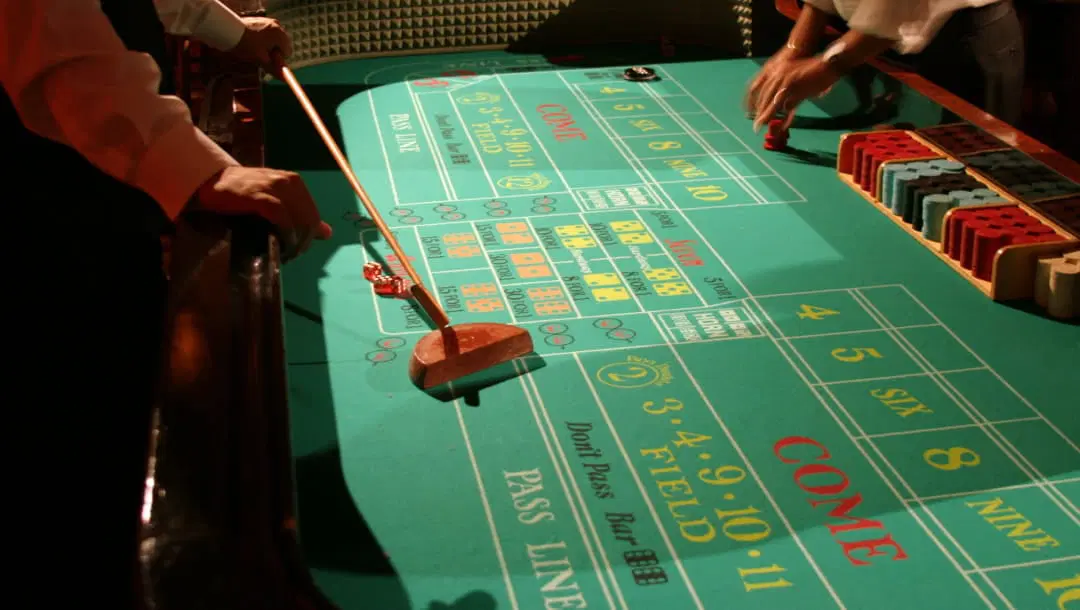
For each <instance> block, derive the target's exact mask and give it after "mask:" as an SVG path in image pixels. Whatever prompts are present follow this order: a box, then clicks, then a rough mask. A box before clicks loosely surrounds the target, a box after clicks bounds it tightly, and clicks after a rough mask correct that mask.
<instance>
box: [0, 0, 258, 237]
mask: <svg viewBox="0 0 1080 610" xmlns="http://www.w3.org/2000/svg"><path fill="white" fill-rule="evenodd" d="M2 6H3V12H2V19H0V45H2V46H0V48H2V50H3V52H0V84H2V85H3V87H4V89H5V91H6V92H7V94H8V96H9V97H10V98H11V100H12V103H13V104H14V106H15V109H16V110H17V111H18V113H19V116H20V118H21V119H22V122H23V124H24V125H25V126H26V127H27V128H28V129H30V130H31V131H33V132H35V133H37V134H39V135H41V136H43V137H47V138H50V139H52V140H55V141H57V142H60V143H62V144H66V145H68V146H70V147H71V148H73V149H75V150H76V151H77V152H79V153H80V154H81V155H82V156H83V157H85V158H86V159H87V160H88V161H89V162H90V163H92V164H93V165H94V166H96V167H97V168H99V169H100V170H102V171H104V172H105V173H107V174H109V175H111V176H113V177H114V178H116V179H118V180H120V181H123V182H125V183H127V184H130V185H132V186H134V187H136V188H139V189H141V190H143V191H144V192H146V193H147V194H149V195H150V196H151V197H153V198H154V199H155V200H156V201H157V202H158V203H159V204H160V205H161V207H162V209H163V210H164V211H165V213H166V214H167V215H168V216H169V218H175V217H176V216H177V215H178V214H179V213H180V212H181V210H182V209H183V208H184V207H185V205H186V204H187V202H188V201H189V200H190V199H191V197H192V196H193V195H194V193H195V192H196V190H198V187H199V185H201V184H202V183H203V182H205V181H206V180H207V179H209V178H210V177H211V176H213V175H214V174H215V173H217V172H219V171H220V170H221V169H223V168H225V167H227V166H229V165H237V163H236V161H235V160H233V159H232V158H231V157H230V156H229V155H228V154H226V153H225V152H224V151H223V150H221V148H220V147H218V146H217V145H215V144H214V143H213V142H212V141H210V140H209V138H207V137H206V135H205V134H203V133H201V132H200V131H199V130H198V129H197V128H196V127H195V126H194V125H193V124H192V122H191V115H190V111H189V110H188V108H187V107H186V106H185V104H184V103H183V101H181V100H180V99H179V98H176V97H171V96H162V95H158V93H157V88H158V83H159V82H160V79H161V73H160V71H159V69H158V67H157V65H156V64H155V63H154V61H153V60H152V59H151V58H150V57H149V56H147V55H145V54H142V53H133V52H131V51H128V50H127V49H126V48H125V47H124V45H123V43H122V42H121V41H120V39H119V37H118V36H117V35H116V32H115V31H114V30H113V29H112V27H111V25H110V24H109V21H108V19H107V18H106V17H105V15H104V14H103V13H102V12H101V8H100V6H99V4H98V2H97V1H96V0H20V1H19V2H5V3H3V4H2Z"/></svg>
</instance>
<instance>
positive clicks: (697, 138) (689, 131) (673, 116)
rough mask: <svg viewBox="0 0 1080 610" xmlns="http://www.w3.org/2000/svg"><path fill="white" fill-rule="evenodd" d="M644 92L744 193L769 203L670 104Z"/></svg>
mask: <svg viewBox="0 0 1080 610" xmlns="http://www.w3.org/2000/svg"><path fill="white" fill-rule="evenodd" d="M675 84H676V85H678V83H675ZM679 86H680V87H681V85H679ZM683 90H684V91H685V89H683ZM645 92H646V93H647V94H648V95H649V96H651V97H652V98H653V99H654V100H656V103H657V104H658V105H660V107H662V108H663V109H664V110H666V111H667V112H668V116H670V117H671V119H672V120H673V121H675V122H676V123H678V124H679V125H681V126H682V128H683V129H684V130H686V135H688V136H690V137H691V138H692V139H693V140H694V141H695V142H697V143H698V145H699V146H701V147H702V148H703V149H705V150H706V151H709V152H710V153H711V155H712V159H713V160H714V161H716V162H717V163H718V164H720V166H721V167H723V168H724V169H725V170H727V171H728V173H730V174H731V176H732V177H733V178H734V180H735V182H736V183H737V184H738V185H739V186H741V187H742V188H743V189H744V190H746V192H747V193H749V194H750V196H752V197H753V198H754V199H755V200H756V201H757V202H758V203H769V201H768V200H767V199H766V198H765V196H764V195H762V194H761V193H760V192H759V191H758V190H757V188H755V187H754V186H753V185H751V184H750V182H749V181H748V180H747V179H746V177H745V176H742V175H741V174H740V173H739V172H738V171H736V170H735V167H734V166H732V165H731V163H729V162H728V160H727V159H725V158H724V155H722V154H721V153H720V152H719V151H717V150H716V148H715V147H714V146H713V145H712V144H710V143H709V141H708V140H706V139H705V138H703V137H701V134H700V133H698V132H697V131H695V130H694V128H693V127H691V126H690V123H687V122H686V119H684V118H682V117H681V116H679V113H678V112H676V111H675V109H674V108H672V107H671V104H668V103H667V102H666V101H664V99H663V96H660V95H658V94H657V93H656V91H654V90H653V89H651V88H649V87H646V88H645ZM699 103H700V102H699ZM713 120H715V121H716V122H717V123H719V124H720V125H724V124H723V123H722V122H721V121H719V120H718V119H716V117H713ZM724 128H725V129H727V126H726V125H725V126H724ZM727 130H728V131H729V132H730V131H731V130H730V129H727ZM732 135H734V134H732ZM743 145H744V146H745V144H743ZM769 169H772V168H771V167H770V168H769ZM645 171H647V172H648V171H649V170H648V168H646V170H645ZM775 172H776V170H773V173H775ZM649 175H650V176H651V175H652V172H649Z"/></svg>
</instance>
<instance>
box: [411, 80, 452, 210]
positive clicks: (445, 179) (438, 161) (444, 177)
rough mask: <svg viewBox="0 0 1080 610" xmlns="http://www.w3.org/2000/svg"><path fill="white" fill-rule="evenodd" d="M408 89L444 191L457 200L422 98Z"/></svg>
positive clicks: (447, 195) (450, 197) (449, 197)
mask: <svg viewBox="0 0 1080 610" xmlns="http://www.w3.org/2000/svg"><path fill="white" fill-rule="evenodd" d="M406 89H407V90H408V92H409V98H410V99H411V100H412V103H413V109H414V110H415V111H416V120H417V122H419V123H420V130H421V131H422V132H423V134H424V139H426V140H427V143H428V148H429V149H430V150H431V158H432V160H434V161H435V170H436V172H438V174H439V180H440V181H441V182H442V185H443V191H444V192H445V193H446V197H447V198H448V199H450V200H456V199H457V192H456V191H455V190H454V184H453V180H452V179H451V177H450V171H449V170H448V169H447V168H446V165H445V164H444V161H443V158H442V154H441V153H440V152H439V145H438V141H437V140H436V139H435V136H434V135H433V134H432V132H431V126H430V125H428V121H427V117H426V116H424V106H423V104H421V103H420V96H419V95H417V94H416V93H415V92H414V91H413V90H412V88H411V87H408V86H406Z"/></svg>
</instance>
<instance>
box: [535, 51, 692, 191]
mask: <svg viewBox="0 0 1080 610" xmlns="http://www.w3.org/2000/svg"><path fill="white" fill-rule="evenodd" d="M556 74H557V75H558V76H559V80H561V81H562V82H563V84H564V85H566V88H567V89H568V90H569V91H570V93H571V95H573V96H574V98H575V99H577V101H578V103H579V104H581V106H582V109H583V110H584V111H585V113H586V114H588V115H589V117H590V118H592V119H593V121H595V122H596V126H597V127H599V128H600V131H602V132H603V133H604V135H606V136H607V137H608V139H609V140H610V141H611V145H612V147H613V148H615V150H617V151H619V154H620V155H622V157H623V158H624V159H626V162H627V164H628V165H629V166H630V169H631V170H633V172H634V173H635V174H637V176H638V178H639V179H640V180H641V185H642V186H643V188H644V189H645V190H646V191H648V193H649V195H650V196H652V198H653V199H655V200H656V202H657V203H660V204H661V205H663V202H664V200H665V199H668V200H669V201H671V200H670V198H668V197H667V193H665V192H664V189H662V188H657V186H656V183H655V182H656V181H655V180H652V179H651V178H652V175H651V174H650V175H649V176H646V174H644V173H642V170H646V168H645V166H644V164H642V163H641V162H640V161H638V162H635V160H634V156H633V154H632V151H630V150H629V147H627V146H626V143H625V142H623V141H622V140H620V139H619V138H618V133H617V132H616V131H615V129H614V128H612V127H611V124H610V123H608V121H607V119H606V118H605V117H604V115H603V113H601V112H600V111H599V110H597V108H596V106H595V105H593V103H592V102H591V101H590V100H589V98H588V96H586V95H585V94H584V93H583V92H582V91H581V90H580V89H579V88H578V87H577V86H575V85H573V84H571V83H570V81H568V80H566V77H565V76H563V74H562V73H561V72H556ZM648 116H667V114H657V113H653V114H639V115H630V116H625V117H622V118H636V117H648ZM624 148H625V149H626V150H623V149H624ZM628 152H630V153H631V154H627V153H628ZM646 172H647V170H646ZM657 191H659V192H660V193H661V194H663V195H664V196H663V197H661V196H659V195H658V194H657ZM671 203H672V205H674V203H675V202H674V201H671Z"/></svg>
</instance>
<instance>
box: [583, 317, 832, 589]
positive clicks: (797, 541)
mask: <svg viewBox="0 0 1080 610" xmlns="http://www.w3.org/2000/svg"><path fill="white" fill-rule="evenodd" d="M649 317H650V318H652V319H653V324H655V325H657V326H659V323H658V322H657V320H656V319H655V318H654V317H653V314H652V313H650V314H649ZM667 347H668V349H669V350H670V351H671V354H672V356H674V357H675V360H676V361H678V363H679V366H680V367H681V368H682V370H683V373H685V374H686V378H687V379H688V380H689V381H690V384H691V385H693V386H694V390H696V391H697V393H698V396H699V397H701V400H702V402H704V403H705V406H706V407H707V408H708V409H709V412H710V413H711V414H712V416H713V419H715V420H716V423H717V425H719V426H720V430H721V431H722V432H723V433H724V436H726V437H727V439H728V443H730V444H731V447H732V449H734V450H735V453H736V455H738V456H739V459H740V460H742V462H743V464H745V465H746V471H747V472H749V473H750V476H752V477H753V478H754V482H756V483H757V486H758V488H760V489H761V492H762V493H763V494H764V495H765V498H766V499H767V500H768V502H769V504H770V505H772V508H773V510H774V511H776V515H777V516H778V517H779V518H780V521H781V522H782V523H783V524H784V527H785V528H787V531H788V533H789V534H790V535H791V539H792V540H793V541H794V542H795V544H796V545H797V546H798V547H799V550H800V551H802V554H803V555H804V556H805V557H806V561H807V562H808V563H809V564H810V567H811V568H812V569H813V570H814V573H816V574H817V576H818V579H819V580H820V581H821V584H822V586H824V587H825V590H826V591H828V593H829V595H830V596H831V597H832V598H833V601H835V602H836V605H837V607H839V608H845V606H844V602H842V601H841V600H840V596H839V595H838V594H837V593H836V590H835V589H833V586H832V583H830V582H829V579H828V578H826V577H825V573H824V572H822V571H821V567H820V566H818V564H817V562H816V561H814V557H813V555H811V554H810V551H809V550H807V548H806V545H805V544H803V541H802V537H800V536H799V533H798V531H796V529H795V528H794V527H793V526H792V525H791V521H790V520H789V519H788V517H787V515H786V514H785V513H784V511H783V510H782V509H781V508H780V505H779V504H778V503H777V502H776V498H774V497H773V494H772V491H770V490H769V488H768V487H767V486H766V485H765V483H764V481H762V480H761V476H760V475H759V474H758V472H757V469H756V468H754V465H753V463H751V461H750V459H749V458H748V457H747V456H746V453H745V452H744V451H743V448H742V446H741V445H740V444H739V442H738V441H736V440H735V436H734V435H733V434H732V433H731V430H730V429H729V428H728V427H727V424H725V423H724V420H723V418H721V417H720V413H719V412H717V410H716V407H715V406H713V404H712V401H711V400H709V397H708V396H707V395H706V394H705V390H703V389H702V387H701V384H700V383H698V380H697V378H696V377H694V374H693V373H691V372H690V367H689V366H688V365H687V364H686V361H685V360H684V359H683V357H682V354H680V353H679V350H678V349H677V348H676V346H675V345H673V344H671V343H668V345H667ZM579 362H580V360H579Z"/></svg>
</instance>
